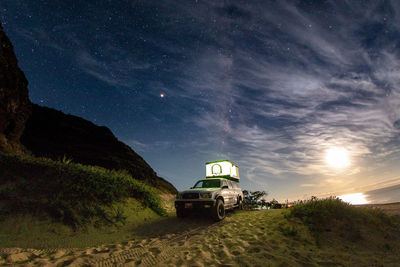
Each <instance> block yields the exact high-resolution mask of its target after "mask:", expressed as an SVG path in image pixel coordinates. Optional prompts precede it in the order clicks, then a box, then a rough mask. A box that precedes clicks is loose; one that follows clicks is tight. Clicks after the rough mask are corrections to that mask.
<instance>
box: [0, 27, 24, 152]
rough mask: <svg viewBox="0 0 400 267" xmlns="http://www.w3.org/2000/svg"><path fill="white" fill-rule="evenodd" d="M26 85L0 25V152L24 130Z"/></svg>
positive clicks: (12, 50) (9, 43) (17, 138)
mask: <svg viewBox="0 0 400 267" xmlns="http://www.w3.org/2000/svg"><path fill="white" fill-rule="evenodd" d="M27 86H28V81H27V80H26V78H25V75H24V73H23V72H22V71H21V70H20V69H19V67H18V61H17V58H16V56H15V54H14V49H13V46H12V44H11V42H10V40H9V39H8V37H7V35H6V34H5V33H4V31H3V28H2V26H1V24H0V135H1V137H2V138H1V140H0V150H9V149H10V145H11V144H12V143H15V142H17V141H18V140H19V138H20V137H21V135H22V133H23V131H24V126H25V122H26V120H27V119H28V117H29V115H30V112H31V104H30V101H29V96H28V89H27Z"/></svg>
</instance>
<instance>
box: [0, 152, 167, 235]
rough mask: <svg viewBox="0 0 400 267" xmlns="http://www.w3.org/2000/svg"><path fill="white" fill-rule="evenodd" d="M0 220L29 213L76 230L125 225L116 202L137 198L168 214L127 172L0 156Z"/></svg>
mask: <svg viewBox="0 0 400 267" xmlns="http://www.w3.org/2000/svg"><path fill="white" fill-rule="evenodd" d="M0 170H1V172H0V203H1V204H0V205H1V206H0V219H1V218H6V217H8V216H9V215H15V214H24V213H30V214H33V215H36V216H42V215H50V216H51V218H53V219H55V220H57V221H61V222H63V223H64V224H67V225H70V226H72V227H73V228H74V229H76V228H78V227H79V226H85V225H88V224H94V225H102V224H116V223H123V222H124V220H125V219H126V216H125V215H124V214H123V209H121V207H120V206H118V205H117V204H118V203H123V202H124V201H126V200H127V199H128V198H134V199H137V200H138V201H139V202H140V203H142V205H143V206H145V207H149V208H151V209H152V210H153V211H154V212H155V213H157V214H159V215H163V214H165V211H164V209H163V207H162V205H161V200H160V198H159V196H158V194H157V192H156V190H155V189H154V188H152V187H150V186H148V185H146V184H144V183H142V182H140V181H138V180H135V179H133V178H132V177H131V176H130V175H129V174H128V173H127V172H124V171H114V170H107V169H104V168H101V167H97V166H86V165H82V164H78V163H73V162H71V160H69V159H67V158H65V157H64V158H63V159H61V160H58V161H55V160H51V159H48V158H37V157H33V156H30V155H25V154H23V155H12V154H6V153H0Z"/></svg>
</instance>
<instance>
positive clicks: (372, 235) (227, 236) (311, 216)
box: [146, 200, 400, 266]
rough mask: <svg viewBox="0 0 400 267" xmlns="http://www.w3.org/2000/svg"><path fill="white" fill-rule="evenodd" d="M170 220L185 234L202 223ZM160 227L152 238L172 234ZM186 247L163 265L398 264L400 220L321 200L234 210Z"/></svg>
mask: <svg viewBox="0 0 400 267" xmlns="http://www.w3.org/2000/svg"><path fill="white" fill-rule="evenodd" d="M320 214H323V219H322V220H321V217H320V216H319V215H320ZM170 220H171V224H174V225H176V227H177V228H179V229H182V228H185V225H188V226H189V227H187V230H188V229H190V228H193V227H195V226H196V225H197V224H198V225H201V224H202V223H203V222H201V221H199V220H198V219H197V218H192V219H190V218H189V219H187V220H181V221H179V220H177V222H175V223H172V219H170ZM188 221H189V222H190V221H191V222H192V225H190V224H188ZM146 227H149V226H146ZM163 229H164V232H163V233H160V232H157V231H154V234H152V235H151V236H152V237H155V236H158V235H160V234H170V233H171V232H173V231H174V230H172V228H168V227H165V228H163ZM167 229H169V230H167ZM149 233H151V231H149ZM185 243H186V245H184V246H182V245H181V244H176V248H174V251H175V255H174V256H173V257H171V258H170V259H169V260H167V261H166V262H164V264H165V265H169V266H176V265H185V266H192V265H193V266H199V265H200V266H201V265H204V266H207V265H215V264H217V265H218V264H222V265H232V266H398V263H399V262H400V256H399V252H400V218H399V217H390V216H387V215H386V214H384V213H382V212H381V211H379V210H376V209H365V208H356V207H353V206H349V205H347V204H345V203H343V202H340V201H339V202H338V201H336V200H326V201H325V200H322V201H318V202H313V203H306V204H303V205H300V206H298V207H297V208H296V209H292V210H265V211H241V212H233V213H230V214H229V216H228V218H227V220H226V221H225V222H224V223H223V224H222V225H221V226H218V227H217V228H215V229H213V230H211V231H208V230H207V231H205V232H204V233H199V235H197V236H194V237H193V238H191V240H189V241H187V242H185ZM171 246H173V245H171Z"/></svg>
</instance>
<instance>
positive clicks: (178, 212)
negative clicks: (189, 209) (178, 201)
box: [176, 208, 186, 218]
mask: <svg viewBox="0 0 400 267" xmlns="http://www.w3.org/2000/svg"><path fill="white" fill-rule="evenodd" d="M176 217H178V218H183V217H186V212H185V209H184V208H176Z"/></svg>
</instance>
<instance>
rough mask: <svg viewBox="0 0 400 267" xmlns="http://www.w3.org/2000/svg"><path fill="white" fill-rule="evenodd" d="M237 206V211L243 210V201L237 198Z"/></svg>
mask: <svg viewBox="0 0 400 267" xmlns="http://www.w3.org/2000/svg"><path fill="white" fill-rule="evenodd" d="M237 204H238V209H239V210H242V209H243V201H242V199H241V198H238V200H237Z"/></svg>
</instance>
